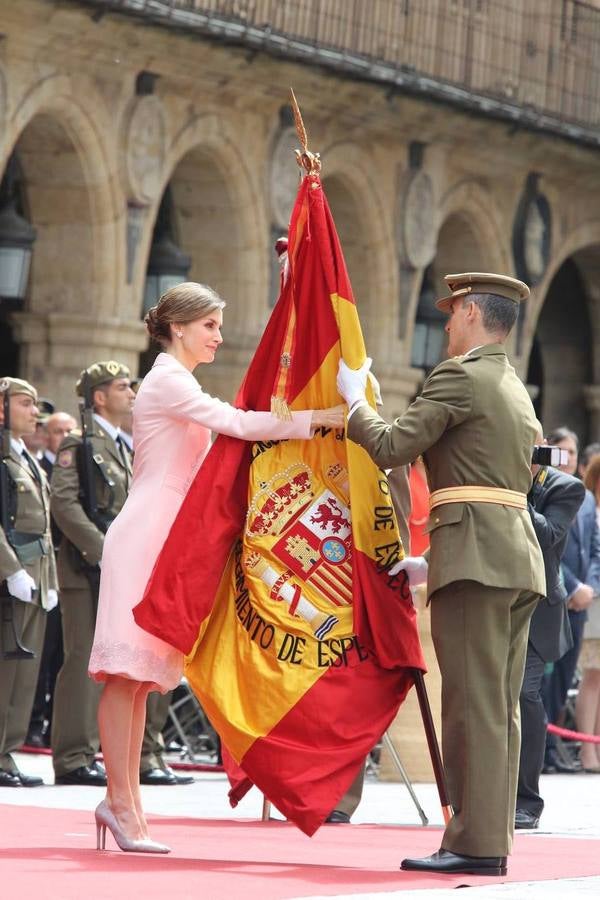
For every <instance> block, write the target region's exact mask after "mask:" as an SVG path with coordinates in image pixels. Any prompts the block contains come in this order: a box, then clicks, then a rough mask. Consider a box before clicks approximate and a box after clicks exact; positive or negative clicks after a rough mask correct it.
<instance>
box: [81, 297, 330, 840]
mask: <svg viewBox="0 0 600 900" xmlns="http://www.w3.org/2000/svg"><path fill="white" fill-rule="evenodd" d="M224 306H225V304H224V302H223V301H222V300H221V299H220V298H219V297H218V295H217V294H216V293H215V292H214V291H212V290H211V289H210V288H208V287H206V286H204V285H201V284H195V283H193V282H186V283H185V284H180V285H178V286H177V287H174V288H171V289H170V290H169V291H167V292H166V293H165V294H163V296H162V297H161V298H160V300H159V302H158V304H157V305H156V306H155V307H153V308H152V309H151V310H150V311H149V312H148V314H147V316H146V320H145V321H146V326H147V328H148V331H149V333H150V336H151V337H152V338H153V340H155V341H156V342H157V343H159V344H160V345H161V346H162V347H163V349H164V352H163V353H160V354H159V355H158V357H157V359H156V362H155V363H154V366H153V367H152V370H151V371H150V372H149V373H148V375H147V376H146V377H145V378H144V381H143V382H142V385H141V387H140V389H139V391H138V394H137V397H136V401H135V407H134V413H133V437H134V446H135V459H134V467H133V482H132V486H131V491H130V493H129V496H128V498H127V501H126V503H125V505H124V507H123V509H122V510H121V512H120V513H119V515H118V516H117V518H116V519H115V521H114V522H113V524H112V525H111V527H110V529H109V530H108V533H107V535H106V539H105V542H104V551H103V555H102V570H101V571H102V574H101V580H100V598H99V603H98V617H97V622H96V634H95V638H94V645H93V648H92V654H91V657H90V663H89V672H90V675H91V677H92V678H94V679H95V680H97V681H103V682H105V687H104V691H103V693H102V698H101V700H100V706H99V710H98V725H99V729H100V738H101V742H102V752H103V755H104V762H105V765H106V774H107V778H108V787H107V795H106V799H105V800H104V801H103V802H102V803H101V804H100V805H99V807H98V808H97V810H96V828H97V837H98V849H100V847H102V848H104V846H105V839H106V829H107V828H108V829H109V830H110V831H111V832H112V834H113V836H114V838H115V840H116V842H117V844H118V845H119V847H120V848H121V849H122V850H136V851H139V852H145V853H168V852H169V848H168V847H166V846H165V845H163V844H157V843H156V842H154V841H151V840H150V839H149V837H148V829H147V825H146V820H145V817H144V813H143V810H142V804H141V796H140V786H139V769H140V753H141V745H142V736H143V732H144V724H145V714H146V713H145V711H146V698H147V695H148V692H149V691H152V690H159V691H162V692H163V693H164V692H166V691H169V690H171V689H172V688H174V687H175V686H176V685H177V684H178V683H179V681H180V679H181V675H182V672H183V655H182V654H181V653H180V652H179V651H177V650H175V649H174V648H173V647H171V646H170V645H169V644H166V643H165V642H164V641H161V640H160V639H159V638H156V637H154V636H153V635H151V634H148V633H147V632H145V631H143V630H142V629H141V628H139V627H138V625H137V624H136V623H135V621H134V618H133V614H132V610H133V608H134V606H136V605H137V604H138V603H139V602H140V600H141V599H142V596H143V594H144V591H145V589H146V585H147V583H148V579H149V578H150V575H151V572H152V569H153V567H154V563H155V561H156V558H157V556H158V554H159V553H160V551H161V549H162V546H163V544H164V542H165V539H166V537H167V535H168V533H169V530H170V528H171V525H172V524H173V521H174V519H175V517H176V515H177V513H178V511H179V508H180V506H181V504H182V502H183V498H184V497H185V494H186V492H187V490H188V488H189V486H190V484H191V483H192V481H193V479H194V477H195V475H196V473H197V471H198V469H199V467H200V465H201V464H202V461H203V460H204V457H205V456H206V454H207V453H208V450H209V447H210V434H211V431H216V432H218V433H222V434H227V435H230V436H232V437H238V438H244V439H245V440H248V441H257V440H283V439H285V438H309V437H311V435H312V433H313V430H314V429H315V428H318V427H320V426H328V427H333V428H341V427H343V424H344V421H343V420H344V415H343V407H336V408H334V409H330V410H318V411H317V410H314V411H313V410H309V411H306V412H294V413H293V414H292V421H291V422H282V421H281V420H280V419H278V418H276V417H275V416H273V415H271V413H267V412H252V411H248V412H246V411H243V410H239V409H235V408H234V407H233V406H230V405H229V404H228V403H223V402H221V401H220V400H217V399H215V398H214V397H211V396H209V394H205V393H204V391H203V390H202V388H201V387H200V386H199V384H198V382H197V381H196V379H195V378H194V376H193V375H192V371H193V369H195V368H196V366H197V365H198V364H199V363H211V362H212V361H213V360H214V358H215V353H216V352H217V349H218V347H219V345H220V344H221V342H222V340H223V339H222V337H221V326H222V322H223V307H224Z"/></svg>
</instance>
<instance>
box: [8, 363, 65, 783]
mask: <svg viewBox="0 0 600 900" xmlns="http://www.w3.org/2000/svg"><path fill="white" fill-rule="evenodd" d="M2 381H3V384H4V387H5V388H6V390H7V391H8V396H9V408H10V419H11V422H10V424H11V441H10V454H9V455H8V456H7V457H6V459H5V463H4V462H3V465H4V464H6V469H7V474H8V477H7V479H6V480H5V482H6V481H7V482H8V484H7V485H6V487H7V491H6V493H7V497H6V498H4V499H5V503H6V509H5V512H6V513H7V516H6V518H7V519H8V527H7V523H4V524H3V527H1V528H0V582H4V581H5V582H6V588H7V592H8V594H9V595H10V596H12V597H14V598H16V601H17V602H16V603H15V606H14V612H13V620H14V625H15V630H16V634H17V635H18V636H19V638H20V640H21V642H22V644H23V645H24V646H25V647H27V648H28V649H30V650H32V651H33V652H34V653H35V657H34V658H33V659H18V658H11V659H6V658H4V659H1V660H0V787H21V786H23V787H35V786H37V785H40V784H42V783H43V782H42V779H41V778H37V777H35V776H29V775H25V774H24V773H23V772H20V771H19V769H18V768H17V765H16V763H15V761H14V760H13V758H12V756H11V753H12V751H14V750H17V749H18V748H19V747H20V746H21V745H22V744H23V741H24V739H25V735H26V733H27V726H28V724H29V716H30V714H31V706H32V703H33V696H34V693H35V688H36V684H37V678H38V670H39V665H40V657H41V652H42V646H43V642H44V630H45V627H46V611H49V610H51V609H53V608H55V607H56V605H57V603H58V596H57V579H56V566H55V561H54V550H53V547H52V539H51V534H50V489H49V485H48V480H47V478H46V475H45V473H44V472H43V471H42V469H41V468H40V466H39V465H38V463H37V462H36V460H35V459H34V458H33V456H32V455H31V454H30V453H29V452H28V451H27V448H26V447H25V444H24V442H23V437H24V436H25V435H32V434H33V433H34V432H35V429H36V425H37V417H38V409H37V405H36V404H37V391H36V389H35V388H34V387H32V385H30V384H29V383H28V382H27V381H22V380H21V379H19V378H6V379H2ZM3 519H4V515H3ZM5 593H6V592H5ZM8 630H9V629H8V628H4V633H3V638H4V639H6V640H7V639H8V637H7V632H8ZM3 650H4V653H6V646H4V647H3Z"/></svg>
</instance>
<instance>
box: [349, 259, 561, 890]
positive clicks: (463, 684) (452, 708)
mask: <svg viewBox="0 0 600 900" xmlns="http://www.w3.org/2000/svg"><path fill="white" fill-rule="evenodd" d="M446 282H447V283H448V286H449V289H450V292H451V293H450V295H449V296H447V297H444V298H443V299H442V300H439V301H438V302H437V304H436V305H437V306H438V308H439V309H442V310H443V311H444V312H447V313H448V321H447V323H446V332H447V334H448V338H449V341H448V355H449V356H451V357H453V358H451V359H448V360H447V361H445V362H443V363H441V364H440V365H439V366H437V367H436V368H435V369H434V370H433V371H432V372H431V374H430V375H429V377H428V378H427V380H426V382H425V384H424V386H423V390H422V393H421V395H420V396H419V397H418V398H417V399H416V400H415V401H414V403H412V404H411V406H410V407H409V408H408V410H407V411H406V413H404V415H402V416H400V417H399V418H398V419H396V420H395V422H394V423H393V424H392V425H389V424H388V423H387V422H385V421H384V420H383V419H382V418H380V416H379V415H378V414H377V413H376V412H375V411H373V410H372V409H371V408H370V407H369V406H368V404H367V402H366V400H365V384H366V378H367V372H368V367H369V365H370V361H367V363H366V364H365V365H364V366H363V367H361V369H358V370H352V369H349V368H348V367H347V366H346V365H345V363H344V362H343V361H342V362H341V363H340V371H339V374H338V388H339V390H340V393H341V394H342V395H343V396H344V398H345V400H346V402H347V403H348V405H349V407H350V409H349V416H348V437H349V438H350V439H351V440H353V441H355V442H356V443H358V444H360V445H361V446H362V447H363V448H364V449H365V450H366V451H367V452H368V453H369V455H370V456H371V457H372V458H373V459H374V460H375V462H377V463H378V465H380V466H382V467H386V468H387V467H393V466H397V465H399V464H406V463H409V462H411V461H412V460H414V459H415V458H416V457H417V456H418V455H419V454H421V455H422V456H423V458H424V461H425V465H426V468H427V475H428V481H429V487H430V490H431V497H430V511H431V512H430V521H429V526H428V530H429V534H430V551H429V567H428V571H427V562H426V561H425V560H424V559H423V558H422V557H419V558H416V559H415V558H410V557H409V558H408V559H407V560H404V561H403V562H402V563H399V564H397V566H396V567H394V569H391V570H390V574H394V573H397V572H399V570H400V569H401V568H402V569H405V571H406V573H407V575H408V577H409V580H410V582H411V584H417V583H422V582H423V581H425V579H427V591H428V596H429V599H430V602H431V630H432V637H433V641H434V646H435V650H436V655H437V658H438V662H439V665H440V670H441V675H442V744H443V757H444V764H445V768H446V773H447V778H448V788H449V792H450V800H451V803H452V806H453V809H454V816H453V817H452V818H451V819H450V821H449V823H448V824H447V826H446V830H445V833H444V836H443V839H442V843H441V848H440V850H439V851H437V852H435V853H433V854H432V855H431V856H429V857H425V858H423V859H405V860H403V862H402V868H403V869H413V870H424V871H429V872H440V873H445V872H448V873H457V872H460V873H468V874H482V875H483V874H485V875H501V874H505V872H506V856H507V854H508V853H510V850H511V844H512V837H513V827H514V816H515V801H516V785H517V774H518V767H519V745H520V730H519V691H520V688H521V683H522V678H523V669H524V663H525V654H526V648H527V636H528V631H529V620H530V618H531V615H532V613H533V611H534V609H535V606H536V603H537V601H538V599H539V597H540V596H541V595H543V594H544V591H545V578H544V564H543V559H542V555H541V551H540V548H539V545H538V542H537V539H536V537H535V533H534V531H533V527H532V524H531V520H530V517H529V513H528V510H527V492H528V491H529V488H530V485H531V456H532V449H533V445H534V442H535V437H536V433H537V429H538V423H537V421H536V417H535V413H534V410H533V406H532V404H531V400H530V398H529V395H528V393H527V391H526V389H525V387H524V385H523V384H522V382H521V381H520V380H519V378H518V377H517V374H516V373H515V371H514V369H513V368H512V366H511V365H510V363H509V362H508V359H507V357H506V352H505V349H504V342H505V340H506V338H507V336H508V334H509V333H510V331H511V329H512V327H513V325H514V323H515V321H516V318H517V314H518V308H519V303H520V302H521V301H522V300H525V299H526V298H527V296H528V295H529V289H528V288H527V286H526V285H525V284H523V283H522V282H521V281H518V280H517V279H514V278H509V277H507V276H503V275H493V274H488V273H465V274H461V275H448V276H446Z"/></svg>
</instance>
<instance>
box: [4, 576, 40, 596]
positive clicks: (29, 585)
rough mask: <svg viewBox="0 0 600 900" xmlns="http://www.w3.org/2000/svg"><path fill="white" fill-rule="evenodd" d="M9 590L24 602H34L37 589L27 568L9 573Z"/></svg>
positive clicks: (7, 580)
mask: <svg viewBox="0 0 600 900" xmlns="http://www.w3.org/2000/svg"><path fill="white" fill-rule="evenodd" d="M6 584H7V586H8V591H9V593H10V594H11V596H13V597H16V598H17V600H22V601H23V603H32V602H33V591H35V581H34V580H33V578H32V577H31V575H30V574H29V572H26V571H25V569H19V571H18V572H15V574H14V575H9V576H8V578H7V579H6Z"/></svg>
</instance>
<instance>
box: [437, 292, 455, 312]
mask: <svg viewBox="0 0 600 900" xmlns="http://www.w3.org/2000/svg"><path fill="white" fill-rule="evenodd" d="M455 300H456V296H454V295H453V294H450V296H449V297H442V299H441V300H436V301H435V305H436V307H437V308H438V309H441V311H442V312H445V313H449V312H450V310H451V309H452V303H453V302H454V301H455Z"/></svg>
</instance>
